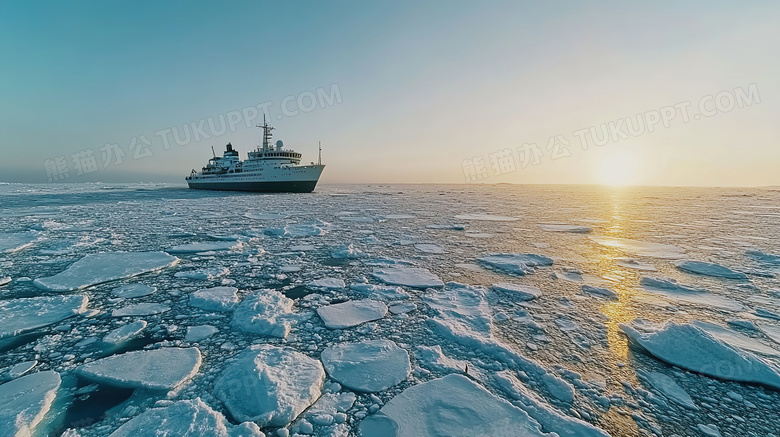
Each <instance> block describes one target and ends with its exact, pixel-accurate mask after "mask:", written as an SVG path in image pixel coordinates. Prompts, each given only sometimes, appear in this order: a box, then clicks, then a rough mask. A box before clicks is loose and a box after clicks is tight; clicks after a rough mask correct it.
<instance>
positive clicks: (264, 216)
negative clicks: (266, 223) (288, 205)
mask: <svg viewBox="0 0 780 437" xmlns="http://www.w3.org/2000/svg"><path fill="white" fill-rule="evenodd" d="M244 217H246V218H251V219H255V220H281V219H285V218H287V217H288V215H287V214H285V213H283V212H260V211H255V212H248V213H246V214H244Z"/></svg>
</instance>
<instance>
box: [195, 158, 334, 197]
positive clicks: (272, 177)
mask: <svg viewBox="0 0 780 437" xmlns="http://www.w3.org/2000/svg"><path fill="white" fill-rule="evenodd" d="M324 168H325V166H324V165H316V164H315V165H302V166H289V167H281V168H268V169H264V170H260V171H257V172H242V173H227V174H219V175H203V174H194V175H191V176H190V177H188V178H187V179H186V180H187V184H188V185H189V187H190V188H193V189H197V190H222V191H254V192H266V193H310V192H312V191H314V188H315V187H316V186H317V181H319V179H320V175H321V174H322V170H323V169H324Z"/></svg>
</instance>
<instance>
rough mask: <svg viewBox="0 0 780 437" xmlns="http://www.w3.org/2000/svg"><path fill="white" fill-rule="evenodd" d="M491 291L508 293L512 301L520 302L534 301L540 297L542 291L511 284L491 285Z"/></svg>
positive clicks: (529, 286)
mask: <svg viewBox="0 0 780 437" xmlns="http://www.w3.org/2000/svg"><path fill="white" fill-rule="evenodd" d="M493 290H496V291H502V292H505V293H509V294H510V295H511V296H512V297H513V298H514V299H516V300H521V301H523V300H531V299H536V298H537V297H539V296H541V295H542V290H540V289H538V288H536V287H534V286H531V285H521V284H512V283H509V282H499V283H497V284H493Z"/></svg>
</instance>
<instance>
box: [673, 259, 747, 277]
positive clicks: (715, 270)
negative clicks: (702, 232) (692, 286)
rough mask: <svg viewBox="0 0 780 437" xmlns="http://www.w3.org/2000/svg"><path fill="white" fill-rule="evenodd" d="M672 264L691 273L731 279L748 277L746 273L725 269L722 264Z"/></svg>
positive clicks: (698, 262) (700, 262)
mask: <svg viewBox="0 0 780 437" xmlns="http://www.w3.org/2000/svg"><path fill="white" fill-rule="evenodd" d="M672 264H674V265H675V267H677V268H678V269H680V270H683V271H686V272H689V273H696V274H699V275H705V276H716V277H720V278H729V279H747V275H745V274H744V273H741V272H735V271H734V270H731V269H730V268H728V267H724V266H722V265H720V264H715V263H710V262H705V261H694V260H677V261H674V262H673V263H672Z"/></svg>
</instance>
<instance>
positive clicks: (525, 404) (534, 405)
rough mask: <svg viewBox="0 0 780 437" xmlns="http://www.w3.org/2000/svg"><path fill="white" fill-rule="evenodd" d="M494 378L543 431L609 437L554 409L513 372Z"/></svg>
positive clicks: (566, 435)
mask: <svg viewBox="0 0 780 437" xmlns="http://www.w3.org/2000/svg"><path fill="white" fill-rule="evenodd" d="M494 378H495V381H496V383H497V384H498V386H499V388H500V389H501V390H502V391H503V392H504V393H506V395H507V396H509V397H510V398H511V399H513V400H514V402H513V404H514V405H515V406H516V407H518V408H520V409H521V410H523V411H525V412H526V413H527V414H528V415H529V416H530V417H531V418H532V419H534V420H535V421H537V422H538V423H539V424H540V425H541V428H542V430H543V431H545V432H549V433H555V434H557V435H558V436H560V437H609V434H607V433H606V432H605V431H603V430H601V429H599V428H596V427H595V426H593V425H591V424H589V423H587V422H584V421H582V420H580V419H577V418H575V417H570V416H567V415H565V414H563V413H562V412H560V411H558V410H557V409H555V408H554V407H552V406H551V405H550V404H548V403H547V402H545V401H544V400H543V399H541V398H540V397H539V396H538V395H536V394H535V393H534V392H533V391H531V390H529V389H528V388H527V387H526V386H525V385H524V384H523V383H522V382H521V381H520V380H519V379H517V377H516V376H515V375H514V374H513V373H512V372H511V371H508V370H502V371H500V372H497V373H496V374H495V375H494ZM499 435H500V434H499ZM512 435H514V434H512Z"/></svg>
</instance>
